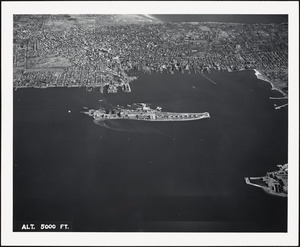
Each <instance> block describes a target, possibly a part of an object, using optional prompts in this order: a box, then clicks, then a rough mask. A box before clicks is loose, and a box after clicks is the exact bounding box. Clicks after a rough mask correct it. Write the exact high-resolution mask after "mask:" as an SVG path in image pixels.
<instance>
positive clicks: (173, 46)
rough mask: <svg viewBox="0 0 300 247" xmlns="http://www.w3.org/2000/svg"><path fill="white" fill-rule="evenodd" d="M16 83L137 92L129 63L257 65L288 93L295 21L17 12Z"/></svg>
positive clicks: (187, 67)
mask: <svg viewBox="0 0 300 247" xmlns="http://www.w3.org/2000/svg"><path fill="white" fill-rule="evenodd" d="M13 24H14V29H13V31H14V43H13V44H14V50H13V56H14V60H13V61H14V73H13V76H14V78H13V86H14V87H15V88H20V87H37V88H47V87H87V88H93V87H99V88H100V91H101V92H108V93H116V92H118V90H121V91H123V92H130V91H131V89H130V82H131V81H133V80H135V79H136V77H134V76H129V75H128V72H129V71H130V70H134V69H135V70H139V71H143V72H145V73H153V72H163V71H167V72H168V73H175V72H181V73H202V74H204V73H210V72H211V71H214V70H217V71H230V72H231V71H240V70H245V69H255V70H256V74H258V72H257V71H259V74H260V75H259V79H263V80H265V81H268V82H270V83H271V84H272V88H273V89H277V90H279V91H280V92H281V93H282V94H284V96H285V97H287V94H288V25H287V23H282V24H240V23H214V22H207V23H204V22H174V23H164V22H161V21H159V20H157V19H155V18H152V17H151V16H147V15H14V23H13Z"/></svg>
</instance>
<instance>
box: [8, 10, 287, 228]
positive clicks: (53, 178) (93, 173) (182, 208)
mask: <svg viewBox="0 0 300 247" xmlns="http://www.w3.org/2000/svg"><path fill="white" fill-rule="evenodd" d="M65 10H66V13H65V14H35V13H34V14H14V15H13V53H12V55H13V78H12V82H11V83H13V85H11V84H10V87H13V113H12V114H13V232H33V231H34V232H42V231H60V232H61V231H63V232H151V233H153V232H164V233H166V232H190V233H195V232H196V233H207V232H214V233H218V232H222V233H228V232H233V233H240V232H245V233H253V232H256V233H266V232H271V233H286V232H287V231H288V165H289V164H288V160H289V159H288V125H289V121H288V112H289V111H288V110H289V105H288V103H289V85H288V77H289V75H288V66H289V65H288V49H289V47H288V44H289V42H288V35H289V32H288V30H289V18H288V15H287V14H286V15H279V14H278V15H275V14H274V15H270V14H265V15H258V14H248V15H245V14H243V15H237V14H227V15H225V14H214V15H212V14H198V15H197V14H151V13H149V14H147V15H145V14H68V11H67V9H65Z"/></svg>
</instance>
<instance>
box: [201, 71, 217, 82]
mask: <svg viewBox="0 0 300 247" xmlns="http://www.w3.org/2000/svg"><path fill="white" fill-rule="evenodd" d="M200 75H202V76H203V77H204V78H205V79H206V80H209V81H210V82H211V83H213V84H215V85H218V84H217V83H215V82H214V81H213V80H212V79H210V78H209V77H207V76H206V75H204V74H203V73H200Z"/></svg>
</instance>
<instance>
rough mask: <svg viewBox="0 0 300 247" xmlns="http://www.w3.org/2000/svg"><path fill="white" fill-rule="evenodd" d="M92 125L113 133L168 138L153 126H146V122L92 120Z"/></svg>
mask: <svg viewBox="0 0 300 247" xmlns="http://www.w3.org/2000/svg"><path fill="white" fill-rule="evenodd" d="M94 123H95V124H97V125H100V126H101V127H104V128H107V129H110V130H115V131H123V132H135V133H142V134H158V135H165V136H168V135H167V134H166V133H164V132H163V131H160V130H158V129H157V128H155V127H154V126H151V127H150V126H148V124H147V123H146V122H138V121H134V120H126V121H124V120H94Z"/></svg>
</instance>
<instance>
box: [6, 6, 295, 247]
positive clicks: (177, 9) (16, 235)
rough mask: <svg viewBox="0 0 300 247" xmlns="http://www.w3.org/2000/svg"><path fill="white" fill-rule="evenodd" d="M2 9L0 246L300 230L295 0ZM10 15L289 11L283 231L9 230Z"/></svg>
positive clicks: (255, 237) (276, 239) (278, 241)
mask: <svg viewBox="0 0 300 247" xmlns="http://www.w3.org/2000/svg"><path fill="white" fill-rule="evenodd" d="M1 5H2V8H1V9H2V10H1V11H2V12H1V26H2V27H1V41H2V42H1V44H2V46H1V61H2V63H1V70H2V73H1V89H2V90H1V91H2V95H1V96H2V97H1V98H2V109H1V110H2V111H1V113H2V117H1V125H2V129H1V141H2V145H1V154H2V155H1V171H2V172H1V185H2V186H1V190H2V191H1V213H2V215H1V236H2V240H1V245H19V246H23V245H31V246H34V245H49V246H56V245H60V246H63V245H67V246H70V245H72V246H82V245H87V246H94V245H97V246H100V245H104V246H137V245H147V246H155V245H161V246H163V245H164V246H170V245H171V246H182V245H184V246H201V245H204V246H211V245H213V246H218V245H221V246H223V245H226V246H236V245H238V246H242V245H248V246H249V245H252V246H255V245H259V246H267V245H269V246H270V245H271V246H287V245H298V243H299V242H298V241H299V240H298V232H299V229H298V227H299V222H298V220H299V215H298V213H299V198H298V193H299V191H298V188H299V176H298V175H299V146H298V145H299V2H298V1H259V2H257V1H254V2H251V1H246V2H244V1H233V2H232V1H231V2H223V1H215V2H209V1H205V2H202V1H201V2H200V1H174V2H172V1H162V2H160V1H152V2H151V1H146V2H144V1H143V2H142V1H121V2H118V1H96V2H85V1H75V2H72V1H60V2H58V1H56V2H55V1H54V2H50V1H48V2H39V1H32V2H19V1H16V2H8V1H7V2H2V3H1ZM14 14H288V15H289V22H288V26H289V46H288V49H289V67H288V70H289V74H288V77H289V123H288V128H289V135H288V138H289V140H288V147H289V150H288V163H289V196H288V232H287V233H75V232H59V233H53V232H51V233H49V232H48V233H40V232H30V233H27V232H26V233H23V232H22V233H20V232H13V231H12V229H13V218H12V206H13V196H12V175H13V173H12V170H13V169H12V167H13V166H12V150H13V145H12V144H13V141H12V137H13V128H12V127H13V103H12V99H13V87H12V77H13V67H12V65H13V43H12V40H13V31H12V30H13V15H14Z"/></svg>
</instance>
